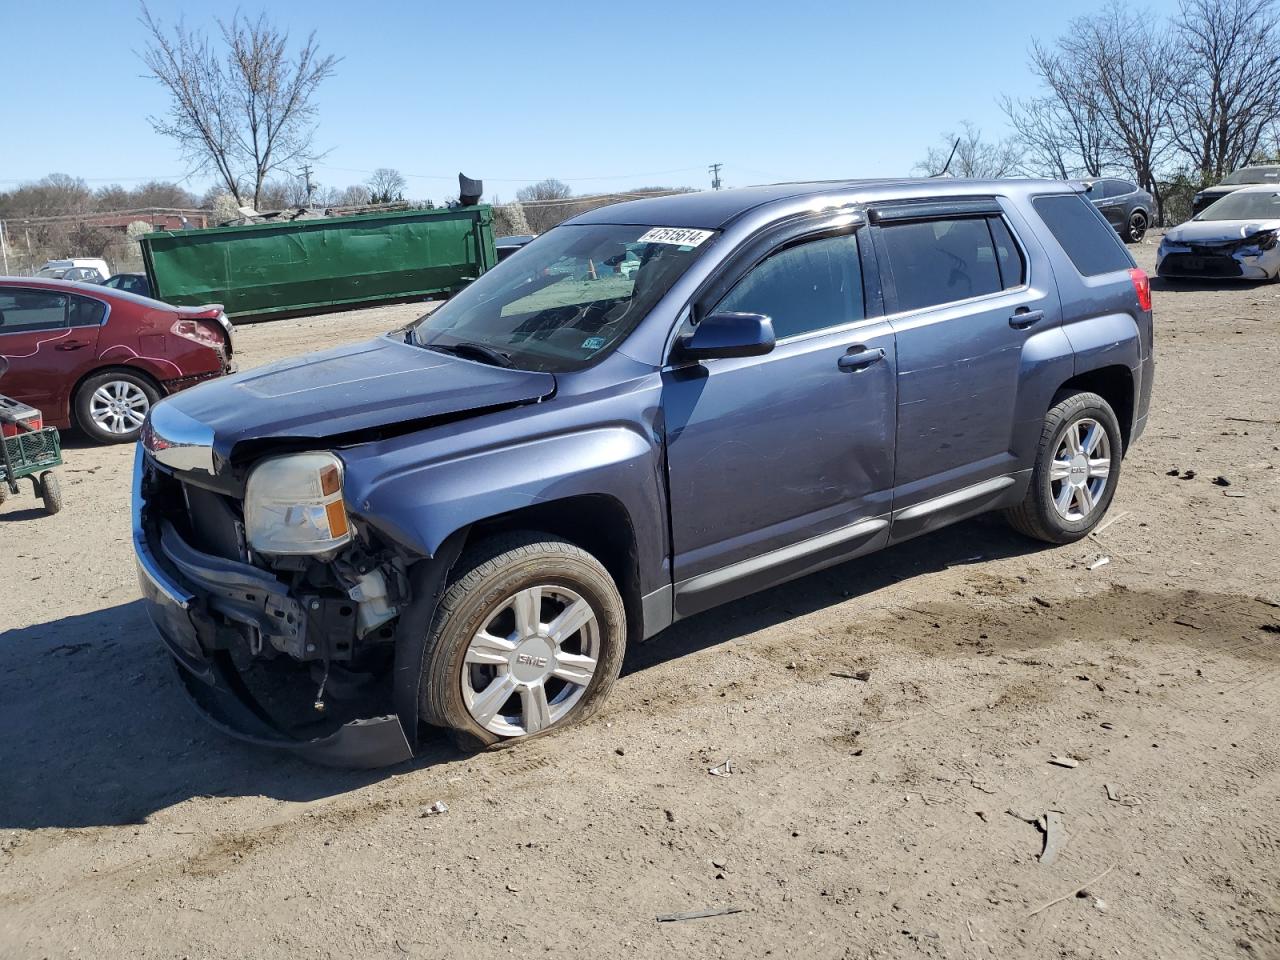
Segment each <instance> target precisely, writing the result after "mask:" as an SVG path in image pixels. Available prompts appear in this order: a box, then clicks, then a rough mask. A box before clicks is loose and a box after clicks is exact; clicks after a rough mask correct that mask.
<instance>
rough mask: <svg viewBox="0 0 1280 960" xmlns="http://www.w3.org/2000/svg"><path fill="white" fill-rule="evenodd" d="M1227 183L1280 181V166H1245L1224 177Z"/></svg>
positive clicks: (1223, 179)
mask: <svg viewBox="0 0 1280 960" xmlns="http://www.w3.org/2000/svg"><path fill="white" fill-rule="evenodd" d="M1222 182H1223V183H1226V184H1240V183H1276V182H1280V167H1245V168H1244V169H1243V170H1237V171H1236V172H1235V173H1229V174H1227V175H1226V176H1225V177H1223V178H1222Z"/></svg>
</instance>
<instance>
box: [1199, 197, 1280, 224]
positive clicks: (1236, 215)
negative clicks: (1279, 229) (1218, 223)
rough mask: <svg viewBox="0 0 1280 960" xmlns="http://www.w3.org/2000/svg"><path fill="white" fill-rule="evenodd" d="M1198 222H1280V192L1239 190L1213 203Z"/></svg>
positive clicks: (1205, 209) (1206, 208)
mask: <svg viewBox="0 0 1280 960" xmlns="http://www.w3.org/2000/svg"><path fill="white" fill-rule="evenodd" d="M1195 219H1196V220H1280V191H1275V190H1256V191H1255V190H1249V191H1247V192H1246V191H1244V190H1237V191H1236V192H1235V193H1228V194H1227V195H1226V196H1225V197H1223V198H1222V199H1221V200H1219V201H1218V202H1217V203H1212V204H1210V205H1209V206H1207V207H1205V208H1204V210H1202V211H1201V212H1200V214H1199V215H1198V216H1197V217H1196V218H1195Z"/></svg>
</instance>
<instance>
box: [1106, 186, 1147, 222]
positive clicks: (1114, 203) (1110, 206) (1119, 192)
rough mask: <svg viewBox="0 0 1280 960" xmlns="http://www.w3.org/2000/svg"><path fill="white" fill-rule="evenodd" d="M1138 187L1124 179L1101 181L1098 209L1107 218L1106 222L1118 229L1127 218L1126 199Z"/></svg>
mask: <svg viewBox="0 0 1280 960" xmlns="http://www.w3.org/2000/svg"><path fill="white" fill-rule="evenodd" d="M1137 189H1138V188H1137V187H1136V186H1134V185H1133V184H1132V183H1129V182H1128V181H1126V180H1104V181H1103V182H1102V197H1103V199H1102V204H1101V206H1100V207H1099V209H1100V210H1101V211H1102V215H1103V216H1104V217H1106V218H1107V223H1109V224H1111V225H1112V226H1113V227H1116V228H1117V229H1119V228H1120V227H1122V226H1124V224H1125V221H1126V220H1127V219H1128V209H1127V208H1128V201H1129V198H1130V197H1131V196H1132V195H1133V192H1134V191H1135V190H1137Z"/></svg>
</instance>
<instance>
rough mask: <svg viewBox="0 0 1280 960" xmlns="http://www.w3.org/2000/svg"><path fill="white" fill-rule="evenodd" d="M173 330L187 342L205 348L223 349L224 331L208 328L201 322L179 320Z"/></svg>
mask: <svg viewBox="0 0 1280 960" xmlns="http://www.w3.org/2000/svg"><path fill="white" fill-rule="evenodd" d="M171 329H172V332H173V333H176V334H177V335H178V336H180V337H182V338H183V339H185V340H193V341H195V342H196V343H199V344H202V345H203V346H206V347H214V348H216V349H219V350H221V349H222V347H223V343H224V339H223V336H222V331H221V330H219V329H217V328H216V327H211V326H207V325H206V324H204V323H202V322H201V321H199V320H179V321H177V322H176V323H175V324H174V325H173V327H172V328H171Z"/></svg>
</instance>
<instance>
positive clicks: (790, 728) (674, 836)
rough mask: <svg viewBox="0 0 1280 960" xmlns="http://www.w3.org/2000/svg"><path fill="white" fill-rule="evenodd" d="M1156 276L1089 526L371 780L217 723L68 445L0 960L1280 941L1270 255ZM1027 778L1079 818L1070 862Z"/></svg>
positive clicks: (8, 712)
mask: <svg viewBox="0 0 1280 960" xmlns="http://www.w3.org/2000/svg"><path fill="white" fill-rule="evenodd" d="M1154 250H1155V247H1154V245H1153V244H1152V243H1150V242H1149V243H1148V244H1145V245H1143V246H1141V247H1139V248H1136V253H1137V255H1138V257H1139V260H1140V262H1141V263H1142V264H1143V266H1145V267H1147V268H1148V269H1150V268H1151V266H1152V261H1153V259H1154ZM1155 306H1156V330H1157V333H1156V342H1157V351H1158V358H1159V360H1158V370H1157V384H1156V395H1155V401H1154V403H1153V409H1152V416H1151V421H1150V425H1149V427H1148V429H1147V433H1146V436H1145V437H1144V438H1143V440H1142V442H1141V443H1140V444H1138V445H1137V447H1136V448H1135V449H1134V450H1133V452H1132V454H1131V455H1130V456H1129V458H1128V459H1127V460H1126V461H1125V464H1124V471H1123V478H1122V481H1121V484H1120V491H1119V495H1118V497H1117V499H1116V502H1115V504H1114V506H1113V507H1112V510H1111V514H1110V519H1109V523H1108V525H1106V526H1105V528H1104V529H1102V530H1101V532H1100V533H1098V534H1097V535H1096V536H1094V537H1093V538H1091V539H1089V540H1087V541H1085V542H1083V543H1080V544H1077V545H1074V546H1069V547H1062V548H1057V549H1046V548H1044V547H1043V546H1041V545H1038V544H1034V543H1031V542H1028V541H1025V540H1022V539H1020V538H1018V537H1017V536H1015V535H1013V534H1012V533H1011V532H1009V531H1008V530H1007V529H1006V528H1005V527H1004V526H1002V524H1001V523H1000V522H999V521H998V520H994V519H981V520H978V521H974V522H970V523H966V524H963V525H960V526H957V527H954V528H951V529H950V530H947V531H944V532H943V533H941V534H937V535H934V536H932V537H928V538H923V539H919V540H916V541H914V542H912V543H909V544H906V545H904V546H900V547H897V548H895V549H892V550H889V551H887V552H884V553H881V554H878V555H875V556H872V557H868V558H865V559H862V560H859V561H856V562H853V563H850V564H847V565H845V566H841V567H837V568H835V569H832V570H828V571H825V572H823V573H820V574H817V575H814V576H811V577H808V578H806V579H804V580H801V581H798V582H796V583H793V584H790V585H788V586H785V587H781V588H778V589H775V590H772V591H769V592H768V593H765V594H762V595H759V596H756V597H753V598H751V599H749V600H746V601H743V602H741V603H738V604H736V605H733V606H732V607H730V608H727V609H721V610H716V611H712V612H710V613H707V614H704V615H702V616H699V617H697V618H696V619H692V620H689V621H687V622H685V623H682V624H679V625H677V626H676V627H674V628H673V629H671V630H668V631H667V632H666V633H664V634H662V635H660V636H659V637H657V638H655V639H654V640H652V641H650V642H649V643H647V644H644V645H642V646H637V647H635V648H633V649H632V651H631V652H630V655H629V659H628V662H627V666H626V672H625V675H624V677H623V678H622V680H621V681H620V682H619V684H618V686H617V688H616V690H615V693H614V696H613V698H612V700H611V701H610V703H609V704H607V705H606V707H605V709H604V710H603V711H602V712H601V713H600V714H599V715H598V716H597V717H596V718H594V719H593V720H592V721H590V722H589V723H587V724H585V725H583V726H581V727H579V728H576V729H571V730H567V731H565V732H563V733H562V734H560V735H557V736H555V737H551V738H546V739H543V740H540V741H536V742H534V743H532V744H529V745H527V746H524V747H521V748H518V749H512V750H507V751H500V752H495V753H487V754H482V755H475V756H466V755H461V754H458V753H456V752H454V750H453V749H452V748H451V747H449V746H446V745H443V744H442V745H441V746H440V747H438V748H436V749H434V750H433V751H432V752H431V753H430V754H429V755H428V756H426V757H424V758H422V759H421V760H420V761H419V762H417V763H416V764H414V765H413V766H412V767H409V768H399V769H393V770H390V771H382V772H376V773H361V774H356V773H346V772H334V771H331V770H325V769H321V768H316V767H311V766H307V765H305V764H302V763H300V762H295V761H292V760H288V759H282V758H280V757H277V756H275V755H272V754H268V753H264V752H261V751H258V750H256V749H252V748H248V747H245V746H242V745H239V744H237V743H234V742H231V741H229V740H227V739H224V738H223V737H222V736H220V735H218V734H217V733H215V732H213V731H212V730H211V729H209V728H208V727H206V726H205V724H204V723H203V722H202V721H201V720H200V719H199V718H198V717H197V715H196V714H195V713H194V711H193V710H192V708H190V707H189V706H188V705H187V703H186V702H185V700H184V697H183V695H182V693H181V691H180V689H179V687H178V684H177V683H176V682H175V680H174V678H173V676H172V674H171V668H170V666H169V664H168V663H167V662H166V659H165V656H164V655H163V654H162V653H161V650H160V646H159V644H158V642H157V641H156V640H155V639H154V638H153V636H152V632H151V628H150V625H149V623H148V621H147V618H146V615H145V614H144V613H143V611H142V608H141V605H140V604H139V602H138V601H137V600H136V596H137V588H136V585H135V581H134V573H133V561H132V557H131V553H130V545H129V540H130V537H129V529H128V527H129V519H128V516H129V511H128V503H127V500H128V488H129V483H128V477H129V469H130V459H131V455H132V454H131V451H129V450H127V449H120V448H111V449H103V448H96V447H89V446H86V445H85V444H84V443H83V442H81V441H77V440H74V439H73V440H72V441H71V443H70V449H69V451H68V453H67V466H66V469H65V471H64V473H63V478H64V486H65V491H66V497H67V501H68V508H67V510H66V511H65V512H64V513H62V514H61V515H59V516H57V517H54V518H45V517H43V516H42V515H40V514H39V512H38V511H37V510H35V509H31V508H33V506H34V501H32V500H31V499H30V497H29V495H24V497H23V498H22V499H20V500H17V501H14V502H10V503H9V504H6V506H5V507H4V508H3V510H2V511H0V557H3V558H4V560H5V568H4V576H5V579H6V589H5V591H4V601H3V602H2V603H0V630H2V631H3V632H2V633H0V731H2V733H3V736H2V738H0V956H3V957H24V958H25V957H71V956H86V955H87V956H93V957H100V958H106V957H193V958H205V957H227V958H243V957H255V958H284V957H301V956H306V957H320V958H328V957H335V958H336V957H355V956H359V957H387V958H399V957H424V958H433V957H460V956H476V957H480V956H484V957H492V956H502V955H508V954H510V955H520V956H544V955H546V956H582V957H592V958H609V957H623V956H633V955H642V956H668V957H670V956H680V957H703V956H730V957H737V956H751V957H764V956H771V955H773V956H784V955H787V956H799V957H805V958H810V957H812V958H828V957H830V958H838V957H850V958H854V957H856V958H863V957H881V958H884V957H912V956H918V955H922V956H926V957H954V958H964V957H999V958H1011V957H1028V958H1032V957H1034V958H1046V957H1089V958H1092V957H1097V958H1101V957H1108V958H1110V957H1123V958H1135V960H1138V958H1141V960H1147V958H1152V957H1178V958H1190V957H1215V958H1216V957H1254V958H1277V957H1280V741H1278V738H1277V736H1276V733H1277V726H1276V717H1277V705H1278V704H1280V558H1278V557H1277V546H1278V537H1277V532H1276V523H1277V509H1278V508H1280V471H1277V470H1275V469H1274V467H1275V465H1276V464H1277V463H1280V446H1278V444H1280V377H1278V376H1277V374H1276V370H1277V369H1278V368H1280V286H1264V287H1243V286H1230V287H1222V288H1220V289H1213V288H1190V287H1181V288H1178V289H1157V290H1156V292H1155ZM417 311H418V308H417V307H414V306H407V307H394V308H384V309H378V310H365V311H359V312H354V313H348V314H340V315H331V316H328V317H323V318H313V319H308V320H291V321H282V322H279V323H275V324H269V325H257V326H253V327H245V328H243V330H242V332H241V333H240V344H241V351H242V352H241V362H242V365H243V366H245V367H248V366H252V365H254V364H257V363H261V362H263V361H266V360H269V359H273V358H276V357H281V356H285V355H289V354H292V353H296V352H301V351H304V350H308V349H312V348H319V347H324V346H329V345H332V344H336V343H340V342H342V341H344V340H350V339H356V338H360V337H365V336H368V335H370V334H373V333H377V332H380V331H382V330H385V329H388V328H390V327H391V326H393V325H395V324H398V323H400V322H402V321H404V320H405V319H408V318H409V317H411V316H413V315H415V313H416V312H417ZM1175 470H1176V471H1179V472H1178V473H1177V475H1176V476H1175V475H1174V474H1173V471H1175ZM1192 471H1194V476H1192V473H1191V472H1192ZM1218 476H1222V477H1225V478H1226V479H1227V480H1228V481H1229V483H1230V486H1219V485H1215V483H1214V482H1213V480H1214V478H1215V477H1218ZM1104 557H1105V558H1109V560H1110V562H1109V563H1106V564H1105V565H1103V566H1096V563H1097V561H1098V560H1099V559H1101V558H1104ZM864 670H866V671H869V675H868V678H867V679H865V680H860V679H855V676H856V675H857V674H858V673H859V672H860V671H864ZM1051 755H1058V756H1065V757H1070V758H1074V759H1075V760H1076V761H1077V765H1076V766H1074V767H1071V768H1068V767H1063V766H1057V765H1054V764H1052V763H1050V762H1049V760H1050V757H1051ZM726 760H731V761H732V766H731V770H732V773H731V775H729V776H712V775H709V773H708V769H709V768H711V767H714V766H717V765H719V764H722V763H724V761H726ZM1108 785H1110V786H1108ZM1108 791H1111V794H1112V796H1114V797H1115V798H1116V799H1109V798H1108ZM437 800H442V801H444V802H445V803H446V804H448V808H449V809H448V812H447V813H443V814H438V815H433V816H424V815H423V812H424V810H425V808H427V807H428V806H429V805H431V804H432V803H434V802H435V801H437ZM1011 810H1012V811H1014V812H1015V813H1016V814H1021V815H1024V816H1026V817H1028V818H1031V819H1035V818H1036V817H1039V816H1043V815H1045V814H1047V813H1048V812H1049V811H1059V812H1060V814H1061V817H1060V820H1061V824H1062V827H1063V828H1064V832H1065V839H1066V845H1065V847H1064V848H1063V849H1062V851H1061V853H1060V854H1059V855H1058V856H1057V859H1056V861H1055V862H1053V863H1052V864H1044V863H1040V862H1038V860H1037V855H1038V854H1039V853H1040V851H1041V849H1042V846H1043V844H1044V837H1043V835H1042V834H1041V833H1040V831H1039V829H1038V828H1037V826H1035V825H1034V824H1033V823H1028V822H1025V821H1024V820H1023V819H1020V818H1019V817H1018V816H1015V815H1013V814H1011V813H1010V812H1009V811H1011ZM1054 819H1055V821H1056V820H1057V819H1058V818H1056V817H1055V818H1054ZM728 906H735V907H739V908H741V912H738V913H734V914H731V915H722V916H716V917H710V918H702V919H689V920H684V921H678V922H665V923H659V922H657V920H656V918H657V916H658V915H660V914H671V913H678V912H682V911H694V910H701V909H706V908H723V907H728Z"/></svg>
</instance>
